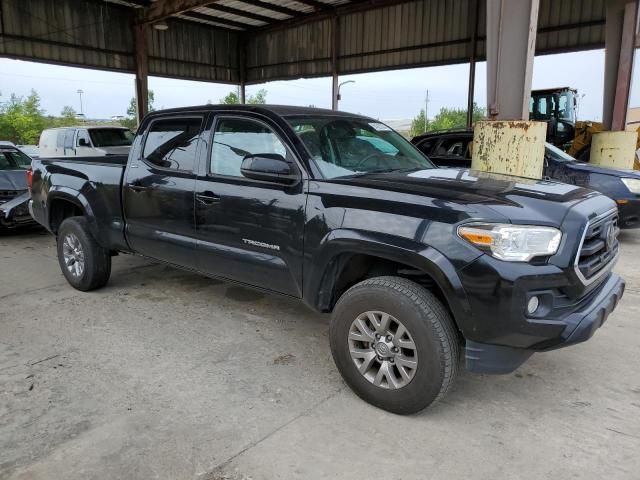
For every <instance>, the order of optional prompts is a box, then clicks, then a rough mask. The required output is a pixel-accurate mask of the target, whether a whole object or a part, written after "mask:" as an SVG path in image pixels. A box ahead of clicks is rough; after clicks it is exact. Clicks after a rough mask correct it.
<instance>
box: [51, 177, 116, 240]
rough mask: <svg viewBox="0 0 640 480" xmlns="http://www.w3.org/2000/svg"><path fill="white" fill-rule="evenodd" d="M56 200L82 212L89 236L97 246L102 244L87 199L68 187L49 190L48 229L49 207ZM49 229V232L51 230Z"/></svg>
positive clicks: (56, 187)
mask: <svg viewBox="0 0 640 480" xmlns="http://www.w3.org/2000/svg"><path fill="white" fill-rule="evenodd" d="M56 200H64V201H66V202H69V203H72V204H74V205H75V206H76V207H78V208H79V209H80V210H82V213H83V216H84V217H85V218H86V219H87V223H88V225H89V230H90V233H91V235H93V238H94V239H95V240H96V241H97V242H98V243H99V244H102V242H101V241H100V238H101V236H100V233H99V232H100V230H99V228H98V223H97V222H96V217H95V215H94V213H93V209H92V208H91V204H90V203H89V201H88V200H87V198H86V197H85V196H84V195H82V193H80V192H78V191H76V190H73V189H71V188H69V187H63V186H54V187H52V188H51V190H49V193H48V195H47V203H48V206H49V208H48V210H49V211H48V212H47V221H48V222H49V227H51V213H52V209H51V205H52V204H53V203H54V202H55V201H56ZM49 229H50V230H51V228H49ZM102 246H105V245H102Z"/></svg>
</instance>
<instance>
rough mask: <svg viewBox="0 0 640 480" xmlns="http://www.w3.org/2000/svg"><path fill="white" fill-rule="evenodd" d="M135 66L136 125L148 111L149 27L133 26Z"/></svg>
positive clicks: (142, 25)
mask: <svg viewBox="0 0 640 480" xmlns="http://www.w3.org/2000/svg"><path fill="white" fill-rule="evenodd" d="M133 37H134V48H135V66H136V80H135V82H136V116H137V121H138V125H140V123H141V122H142V119H143V118H144V116H145V115H146V114H147V113H148V111H149V80H148V77H149V25H148V24H142V23H137V24H135V25H134V26H133Z"/></svg>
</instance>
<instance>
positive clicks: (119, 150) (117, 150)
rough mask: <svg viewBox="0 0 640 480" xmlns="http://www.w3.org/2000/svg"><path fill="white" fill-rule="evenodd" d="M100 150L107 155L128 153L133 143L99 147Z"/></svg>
mask: <svg viewBox="0 0 640 480" xmlns="http://www.w3.org/2000/svg"><path fill="white" fill-rule="evenodd" d="M97 149H98V150H102V151H103V152H104V153H105V155H128V154H129V150H131V145H122V146H119V147H97Z"/></svg>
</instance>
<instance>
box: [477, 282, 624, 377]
mask: <svg viewBox="0 0 640 480" xmlns="http://www.w3.org/2000/svg"><path fill="white" fill-rule="evenodd" d="M624 288H625V283H624V280H622V278H620V276H618V275H617V274H615V273H611V274H610V275H609V276H608V278H607V280H605V281H604V282H602V283H601V284H600V285H599V286H598V288H597V289H595V291H593V292H591V293H590V294H589V295H588V301H586V302H580V306H579V307H578V308H577V309H575V310H573V311H571V313H568V314H567V315H565V316H563V317H562V318H561V319H556V320H544V321H537V322H536V321H534V322H535V323H539V326H540V327H551V326H553V327H556V328H557V327H560V330H559V333H558V334H557V335H555V336H553V337H551V338H548V339H545V340H543V341H541V342H538V343H537V344H533V345H531V346H530V347H528V348H517V347H512V346H508V345H496V344H488V343H483V342H477V341H473V340H467V343H466V347H465V361H466V368H467V370H469V371H472V372H479V373H510V372H512V371H513V370H515V369H516V368H518V367H519V366H520V365H522V363H524V362H525V361H526V360H527V359H528V358H529V357H530V356H531V355H532V354H533V353H535V352H543V351H548V350H554V349H557V348H562V347H567V346H569V345H573V344H576V343H580V342H585V341H587V340H589V339H590V338H591V337H592V336H593V334H594V333H595V331H596V330H597V329H598V328H600V327H601V326H602V325H603V324H604V322H605V321H606V320H607V317H608V316H609V315H610V314H611V312H613V310H614V309H615V308H616V306H617V304H618V302H619V301H620V299H621V298H622V295H623V294H624Z"/></svg>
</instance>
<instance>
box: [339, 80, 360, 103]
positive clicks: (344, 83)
mask: <svg viewBox="0 0 640 480" xmlns="http://www.w3.org/2000/svg"><path fill="white" fill-rule="evenodd" d="M347 83H356V81H355V80H347V81H346V82H342V83H339V84H338V91H337V93H336V108H334V110H338V102H339V101H340V98H341V97H340V88H341V87H342V86H343V85H346V84H347Z"/></svg>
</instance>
